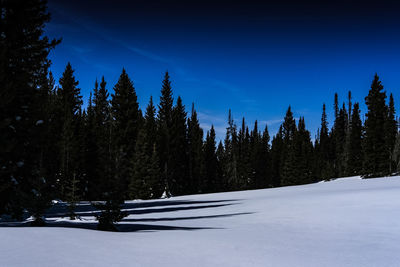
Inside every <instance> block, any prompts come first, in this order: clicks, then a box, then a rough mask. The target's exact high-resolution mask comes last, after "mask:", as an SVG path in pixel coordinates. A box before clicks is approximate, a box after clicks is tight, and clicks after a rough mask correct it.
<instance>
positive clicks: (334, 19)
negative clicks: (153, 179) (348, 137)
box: [46, 0, 400, 138]
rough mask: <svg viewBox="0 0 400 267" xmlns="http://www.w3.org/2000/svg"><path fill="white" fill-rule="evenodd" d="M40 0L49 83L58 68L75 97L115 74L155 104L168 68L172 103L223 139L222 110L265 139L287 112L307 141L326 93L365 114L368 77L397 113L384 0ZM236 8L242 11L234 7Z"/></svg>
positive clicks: (391, 31)
mask: <svg viewBox="0 0 400 267" xmlns="http://www.w3.org/2000/svg"><path fill="white" fill-rule="evenodd" d="M110 3H111V2H109V1H83V2H82V1H81V2H75V1H66V0H65V1H64V0H59V1H49V11H50V12H51V14H52V20H51V22H50V23H49V24H48V25H47V28H46V34H47V35H49V36H50V37H61V38H62V39H63V40H62V43H61V44H60V45H59V46H58V47H57V48H56V49H55V50H54V51H53V52H52V53H51V59H52V62H53V64H52V67H51V69H52V71H53V74H54V76H55V77H56V78H57V79H58V78H59V77H60V75H61V74H62V72H63V69H64V68H65V65H66V64H67V62H68V61H70V62H71V64H72V66H73V68H74V69H75V70H76V71H75V75H76V78H77V79H78V80H79V82H80V84H79V86H80V88H81V92H82V95H83V96H84V99H85V100H87V98H88V96H89V92H90V90H92V88H93V85H94V81H95V79H96V78H97V79H100V78H101V76H102V75H104V76H105V79H106V81H107V83H108V89H109V90H112V88H113V86H114V84H115V83H116V81H117V79H118V76H119V75H120V73H121V70H122V67H124V68H125V69H126V70H127V72H128V74H129V75H130V77H131V79H132V80H133V82H134V85H135V88H136V92H137V95H138V99H139V102H140V106H141V108H142V109H144V108H145V106H146V105H147V102H148V100H149V97H150V95H153V97H154V99H155V100H156V101H157V102H158V99H159V95H160V93H159V92H160V89H161V81H162V78H163V75H164V72H165V71H166V70H168V71H169V73H170V76H171V79H172V86H173V90H174V96H175V98H176V97H177V96H178V95H180V96H181V97H182V99H183V102H184V104H185V105H186V108H187V111H188V112H190V107H191V103H192V102H195V105H196V110H197V112H198V114H199V117H200V121H201V125H202V127H203V129H204V130H205V131H206V130H208V129H209V127H210V125H211V124H214V126H215V127H216V130H217V135H218V137H219V138H223V136H224V133H225V127H226V121H227V116H228V109H232V112H233V116H234V119H235V121H236V122H237V124H238V125H240V124H241V118H242V117H243V116H245V118H246V121H247V123H248V124H249V126H250V128H252V127H253V123H254V120H256V119H257V120H258V121H259V122H260V124H261V127H264V125H265V124H268V127H269V129H270V133H271V134H274V133H275V132H276V130H277V128H278V127H279V125H280V123H281V121H282V119H283V117H284V115H285V111H286V109H287V107H288V106H289V105H291V106H292V110H293V111H294V114H295V117H299V116H304V117H305V120H306V125H307V128H308V129H309V130H310V131H311V133H312V137H314V135H315V133H316V130H317V128H318V127H319V124H320V117H321V109H322V103H326V105H327V109H328V117H329V119H330V120H332V113H333V112H332V110H333V108H332V107H333V97H334V93H335V92H337V93H339V99H340V101H344V100H346V96H347V91H348V90H351V91H352V93H353V101H358V102H360V103H361V108H362V110H363V111H365V105H364V97H365V96H366V95H367V93H368V90H369V87H370V83H371V81H372V78H373V75H374V74H375V72H377V73H378V75H379V76H380V77H381V80H382V82H383V85H384V87H385V89H386V90H387V92H392V93H393V94H394V97H395V103H396V107H397V110H399V108H400V105H399V101H400V76H399V73H400V49H399V48H400V27H399V26H400V19H399V18H398V16H397V13H398V11H399V5H397V4H396V2H395V1H386V2H380V4H378V3H377V2H376V3H374V2H369V1H335V2H329V1H326V2H323V1H320V2H313V1H305V2H302V3H301V4H299V2H295V1H292V2H291V1H283V2H282V3H277V2H275V4H269V3H268V1H264V2H262V3H261V2H257V1H250V2H247V1H246V2H243V1H192V2H191V1H186V2H185V1H162V0H158V1H118V0H115V1H112V4H110ZM245 3H247V4H245Z"/></svg>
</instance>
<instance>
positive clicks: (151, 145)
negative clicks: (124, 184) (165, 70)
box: [144, 97, 164, 198]
mask: <svg viewBox="0 0 400 267" xmlns="http://www.w3.org/2000/svg"><path fill="white" fill-rule="evenodd" d="M155 116H156V108H155V107H154V104H153V98H152V97H150V101H149V104H148V105H147V108H146V114H145V117H144V129H145V133H146V144H147V148H146V151H147V155H148V157H149V158H150V161H151V163H150V165H149V177H148V180H147V184H148V188H149V190H150V197H151V198H159V197H161V195H162V193H163V190H164V187H163V185H164V182H163V180H162V176H161V173H160V168H159V156H158V151H157V149H156V144H157V121H156V117H155Z"/></svg>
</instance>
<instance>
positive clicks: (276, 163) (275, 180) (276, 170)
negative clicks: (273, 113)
mask: <svg viewBox="0 0 400 267" xmlns="http://www.w3.org/2000/svg"><path fill="white" fill-rule="evenodd" d="M283 149H284V142H283V129H282V125H281V126H279V130H278V132H277V133H276V135H275V136H274V137H273V138H272V142H271V172H272V179H271V181H272V185H273V186H274V187H278V186H280V185H281V179H282V175H281V174H282V170H281V165H282V155H283Z"/></svg>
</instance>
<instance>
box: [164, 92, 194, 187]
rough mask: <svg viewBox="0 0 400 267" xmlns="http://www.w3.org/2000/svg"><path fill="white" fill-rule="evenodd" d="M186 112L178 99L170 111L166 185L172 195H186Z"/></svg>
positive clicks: (187, 164)
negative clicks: (168, 158) (169, 145)
mask: <svg viewBox="0 0 400 267" xmlns="http://www.w3.org/2000/svg"><path fill="white" fill-rule="evenodd" d="M186 121H187V118H186V111H185V106H184V105H183V103H182V99H181V98H180V97H178V99H177V101H176V106H174V108H173V110H172V124H171V129H170V132H171V138H170V142H171V143H170V144H171V147H170V155H171V159H170V161H169V171H170V176H169V177H168V178H169V181H168V185H169V189H170V190H171V193H172V194H173V195H183V194H186V193H187V188H188V180H187V177H188V175H189V160H188V138H187V125H186Z"/></svg>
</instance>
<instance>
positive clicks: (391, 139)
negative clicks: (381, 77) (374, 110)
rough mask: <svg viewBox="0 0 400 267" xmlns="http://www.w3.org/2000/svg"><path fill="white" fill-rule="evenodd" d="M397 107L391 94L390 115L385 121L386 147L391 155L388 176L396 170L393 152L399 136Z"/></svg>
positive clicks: (388, 163)
mask: <svg viewBox="0 0 400 267" xmlns="http://www.w3.org/2000/svg"><path fill="white" fill-rule="evenodd" d="M395 113H396V110H395V107H394V99H393V95H392V94H390V97H389V106H388V114H387V117H386V121H385V130H384V132H385V146H386V151H387V153H388V155H389V157H388V159H387V165H388V168H387V169H388V170H387V173H388V174H392V171H393V169H394V161H393V150H394V146H395V143H396V135H397V121H396V119H395Z"/></svg>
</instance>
